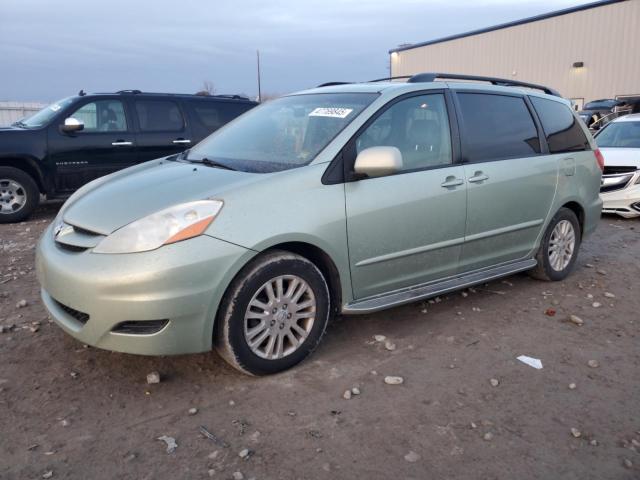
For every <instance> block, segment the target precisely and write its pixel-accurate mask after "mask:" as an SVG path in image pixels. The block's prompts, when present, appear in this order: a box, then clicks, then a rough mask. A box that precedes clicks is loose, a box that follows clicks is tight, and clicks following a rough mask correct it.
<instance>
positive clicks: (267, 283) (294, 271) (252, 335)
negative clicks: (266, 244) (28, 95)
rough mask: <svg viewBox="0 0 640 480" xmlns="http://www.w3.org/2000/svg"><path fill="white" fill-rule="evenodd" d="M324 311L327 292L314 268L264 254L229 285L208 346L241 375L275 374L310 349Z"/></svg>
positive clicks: (284, 255) (323, 320)
mask: <svg viewBox="0 0 640 480" xmlns="http://www.w3.org/2000/svg"><path fill="white" fill-rule="evenodd" d="M329 312H330V297H329V288H328V286H327V283H326V281H325V279H324V277H323V275H322V273H321V272H320V270H319V269H318V268H317V267H316V266H315V265H314V264H313V263H311V262H310V261H309V260H307V259H306V258H304V257H301V256H299V255H295V254H293V253H289V252H284V251H273V252H269V253H267V254H264V255H262V256H260V257H258V258H257V259H255V260H254V261H252V262H251V263H250V264H249V265H247V266H246V267H245V268H244V269H243V270H242V271H241V272H240V273H239V274H238V276H237V277H236V279H235V280H234V281H233V282H232V284H231V285H230V287H229V289H228V291H227V293H226V294H225V297H224V299H223V301H222V304H221V306H220V309H219V312H218V315H217V318H216V324H217V328H216V335H215V338H214V344H215V346H216V350H217V351H218V352H219V353H220V354H221V356H222V357H223V358H224V359H225V360H226V361H227V362H228V363H230V364H231V365H232V366H233V367H235V368H237V369H238V370H240V371H242V372H244V373H248V374H251V375H266V374H271V373H276V372H280V371H282V370H286V369H288V368H291V367H293V366H294V365H296V364H297V363H299V362H301V361H302V360H303V359H304V358H306V357H307V356H308V355H309V354H310V353H311V352H312V351H313V350H314V349H315V348H316V346H317V345H318V344H319V343H320V339H321V338H322V336H323V334H324V331H325V328H326V326H327V322H328V320H329Z"/></svg>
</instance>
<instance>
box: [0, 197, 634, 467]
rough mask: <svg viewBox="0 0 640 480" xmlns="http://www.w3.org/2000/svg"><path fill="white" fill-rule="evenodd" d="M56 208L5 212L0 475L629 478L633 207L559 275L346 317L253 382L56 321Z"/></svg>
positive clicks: (209, 361)
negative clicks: (51, 262) (42, 273)
mask: <svg viewBox="0 0 640 480" xmlns="http://www.w3.org/2000/svg"><path fill="white" fill-rule="evenodd" d="M57 208H58V205H45V206H43V207H41V208H40V210H38V212H37V214H36V215H34V217H33V218H32V219H31V220H30V221H28V222H25V223H21V224H16V225H2V226H0V252H1V253H0V326H1V329H2V330H3V333H0V412H1V413H0V478H2V479H39V478H54V479H55V478H69V479H112V478H114V479H115V478H118V479H120V478H122V479H124V478H126V479H156V478H168V479H191V478H203V479H204V478H220V479H230V478H241V476H243V478H245V479H247V480H248V479H250V478H256V479H342V478H366V479H396V478H398V479H399V478H407V479H445V478H456V479H458V478H461V479H534V478H535V479H560V478H562V479H632V478H636V479H637V478H640V454H639V452H640V370H639V367H640V348H639V343H638V339H639V333H640V321H639V319H638V311H640V288H639V287H638V278H639V275H640V223H639V222H638V221H633V220H632V221H625V220H619V219H617V218H613V217H609V218H603V219H602V220H601V222H600V226H599V229H598V231H597V233H596V234H595V235H594V236H593V237H591V238H589V239H588V240H587V241H586V242H585V243H584V244H583V246H582V250H581V254H580V256H579V258H578V265H577V268H576V271H575V272H574V273H573V274H572V275H571V277H569V279H567V280H566V281H565V282H562V283H542V282H538V281H535V280H532V279H530V278H529V277H527V276H526V275H524V274H523V275H517V276H513V277H509V278H507V279H505V280H502V281H500V280H498V281H495V282H492V283H490V284H488V285H484V286H481V287H478V288H476V289H471V290H467V291H465V292H458V293H454V294H451V295H448V296H446V297H443V298H442V299H441V301H439V302H437V303H436V302H433V303H422V304H420V303H418V304H413V305H408V306H405V307H401V308H395V309H393V310H389V311H386V312H382V313H378V314H375V315H367V316H360V317H343V318H339V319H336V320H335V321H334V322H333V323H332V324H331V325H330V327H329V330H328V333H327V335H326V336H325V338H324V341H323V343H322V345H321V346H320V348H319V349H318V351H317V352H316V353H315V354H314V355H313V356H312V357H311V358H310V359H308V360H307V361H306V362H305V363H303V364H302V365H300V366H299V367H298V368H295V369H293V370H292V371H289V372H286V373H283V374H280V375H276V376H272V377H266V378H251V377H247V376H244V375H242V374H240V373H238V372H236V371H235V370H233V369H231V368H230V367H228V366H227V365H226V364H225V363H224V362H223V361H222V360H221V359H220V358H218V356H217V355H216V354H215V353H207V354H201V355H190V356H180V357H161V358H160V357H159V358H153V357H140V356H133V355H125V354H118V353H111V352H107V351H101V350H97V349H94V348H85V347H84V346H83V345H82V344H80V343H78V342H77V341H75V340H74V339H73V338H71V337H69V336H67V335H65V334H64V333H63V332H62V330H60V329H59V328H58V327H57V326H56V325H55V324H53V323H50V322H49V320H48V318H47V314H46V312H45V310H44V308H43V306H42V305H41V303H40V300H39V289H38V288H39V287H38V284H37V281H36V278H35V273H34V265H33V262H34V245H35V243H36V241H37V239H38V237H39V235H40V234H41V232H42V230H43V229H44V228H45V227H46V225H47V224H48V223H49V222H50V221H51V220H52V219H53V217H54V216H55V213H56V211H57ZM605 293H606V295H605ZM22 300H26V302H27V303H26V306H18V305H19V304H21V301H22ZM554 312H555V315H553V313H554ZM572 314H573V315H577V316H579V317H580V318H581V319H582V320H583V321H584V324H583V325H582V326H578V325H575V324H573V323H571V322H567V321H566V319H567V317H568V316H569V315H572ZM12 325H13V328H11V326H12ZM374 335H385V336H386V337H387V339H388V340H390V341H391V342H392V343H393V344H395V346H396V348H395V349H394V350H387V348H385V345H384V343H381V342H376V341H375V340H374ZM519 355H528V356H530V357H534V358H538V359H540V360H541V361H542V364H543V368H542V369H541V370H536V369H534V368H532V367H530V366H528V365H525V364H523V363H521V362H519V361H518V360H516V357H518V356H519ZM592 360H595V361H596V362H597V366H593V365H594V363H593V362H590V361H592ZM589 363H591V364H592V366H590V365H589ZM152 371H157V372H159V373H160V375H161V377H162V381H161V382H160V383H159V384H155V385H148V384H147V381H146V377H147V374H148V373H150V372H152ZM387 375H398V376H402V377H403V378H404V383H403V384H402V385H387V384H385V383H384V377H385V376H387ZM495 380H497V385H495V384H496V381H495ZM570 384H575V385H571V386H570ZM494 385H495V386H494ZM352 387H357V388H359V389H360V394H359V395H353V397H352V398H351V399H350V400H346V399H344V398H343V394H344V392H345V390H347V389H350V388H352ZM191 408H197V409H198V411H197V413H195V414H190V413H189V409H191ZM201 426H204V427H205V428H206V430H207V431H208V432H210V433H212V434H213V435H214V436H215V439H217V443H216V441H214V440H212V439H210V438H205V436H203V435H202V434H201V433H200V432H199V429H200V427H201ZM572 429H576V430H574V431H573V433H572ZM162 435H167V436H170V437H174V438H175V440H176V442H177V444H178V446H177V448H176V449H175V451H174V452H173V453H167V448H166V444H165V443H163V442H161V441H159V440H157V438H158V437H160V436H162ZM243 449H249V455H248V457H247V458H241V457H240V455H239V453H240V452H241V451H242V450H243ZM238 472H240V473H238Z"/></svg>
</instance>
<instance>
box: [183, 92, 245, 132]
mask: <svg viewBox="0 0 640 480" xmlns="http://www.w3.org/2000/svg"><path fill="white" fill-rule="evenodd" d="M251 107H253V104H251V103H239V102H225V101H222V102H214V101H210V100H207V101H202V100H200V101H193V102H191V108H192V111H193V113H195V117H196V120H197V121H198V122H200V123H201V124H202V126H203V127H206V128H207V130H209V131H214V130H216V129H218V128H220V127H221V126H222V125H224V124H225V123H228V122H230V121H231V120H233V119H234V118H236V117H237V116H239V115H241V114H243V113H244V112H246V111H247V110H250V109H251Z"/></svg>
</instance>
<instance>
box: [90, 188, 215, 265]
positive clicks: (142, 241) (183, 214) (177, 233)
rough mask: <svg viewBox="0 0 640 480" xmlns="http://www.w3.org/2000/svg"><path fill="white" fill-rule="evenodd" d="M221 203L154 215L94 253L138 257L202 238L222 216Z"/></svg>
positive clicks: (114, 235)
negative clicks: (184, 241) (170, 245)
mask: <svg viewBox="0 0 640 480" xmlns="http://www.w3.org/2000/svg"><path fill="white" fill-rule="evenodd" d="M222 205H223V202H222V201H221V200H199V201H196V202H189V203H183V204H181V205H176V206H173V207H170V208H167V209H165V210H160V211H159V212H156V213H153V214H151V215H149V216H148V217H144V218H141V219H140V220H136V221H135V222H132V223H130V224H129V225H126V226H124V227H122V228H121V229H119V230H116V231H115V232H113V233H112V234H111V235H109V236H108V237H107V238H105V239H104V240H102V241H101V242H100V243H99V244H98V245H97V246H96V247H95V248H94V249H93V252H94V253H134V252H146V251H148V250H155V249H156V248H159V247H161V246H162V245H167V244H169V243H175V242H179V241H181V240H186V239H188V238H193V237H197V236H198V235H202V234H203V233H204V231H205V230H206V229H207V227H208V226H209V225H210V224H211V222H213V220H214V218H215V217H216V215H217V214H218V213H219V212H220V209H221V208H222Z"/></svg>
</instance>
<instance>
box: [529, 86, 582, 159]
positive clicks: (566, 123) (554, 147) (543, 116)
mask: <svg viewBox="0 0 640 480" xmlns="http://www.w3.org/2000/svg"><path fill="white" fill-rule="evenodd" d="M529 98H530V99H531V103H533V107H534V108H535V109H536V112H538V117H540V122H542V129H543V130H544V133H545V135H546V137H547V143H548V144H549V153H562V152H575V151H581V150H588V149H589V141H588V140H587V136H586V135H585V134H584V131H583V130H582V128H581V127H580V125H579V124H578V121H577V120H576V117H574V116H573V113H571V110H570V109H569V107H568V106H567V105H564V104H562V103H560V102H555V101H553V100H546V99H544V98H537V97H529Z"/></svg>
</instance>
